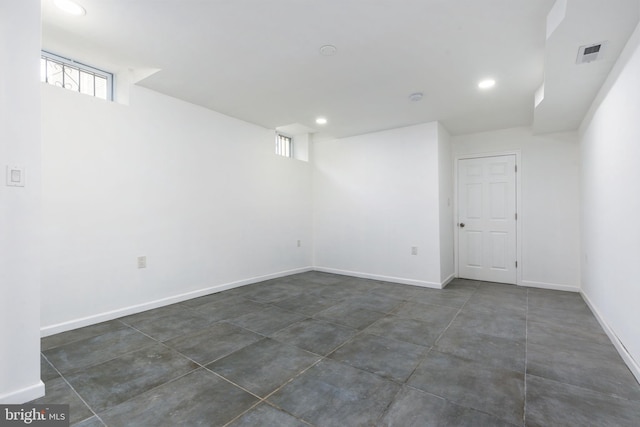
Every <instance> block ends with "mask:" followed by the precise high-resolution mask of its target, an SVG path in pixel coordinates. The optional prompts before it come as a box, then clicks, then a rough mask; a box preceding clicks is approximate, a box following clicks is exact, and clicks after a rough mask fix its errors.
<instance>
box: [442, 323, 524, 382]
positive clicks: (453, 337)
mask: <svg viewBox="0 0 640 427" xmlns="http://www.w3.org/2000/svg"><path fill="white" fill-rule="evenodd" d="M434 349H435V350H437V351H439V352H440V353H447V354H452V355H455V356H459V357H462V358H465V359H470V360H473V361H476V362H478V363H481V364H484V365H487V366H490V367H493V368H504V369H510V370H512V371H517V372H524V367H525V344H524V342H522V341H518V340H510V339H507V338H501V337H496V336H491V335H484V334H481V333H478V332H476V331H474V330H469V329H462V328H449V329H447V330H446V332H445V333H444V335H443V336H442V337H440V339H439V340H438V342H437V343H436V345H435V347H434Z"/></svg>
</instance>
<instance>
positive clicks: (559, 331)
mask: <svg viewBox="0 0 640 427" xmlns="http://www.w3.org/2000/svg"><path fill="white" fill-rule="evenodd" d="M527 340H528V341H529V342H532V343H536V344H543V345H545V344H546V345H550V346H553V345H555V343H557V342H565V341H577V342H581V341H586V342H590V343H597V344H602V345H605V346H611V345H612V343H611V340H610V339H609V337H608V336H607V334H605V332H604V331H603V330H602V328H601V327H600V325H598V324H590V323H588V322H584V323H581V324H580V323H576V324H566V323H558V322H555V321H553V320H552V319H549V318H546V317H534V318H531V317H529V318H528V322H527Z"/></svg>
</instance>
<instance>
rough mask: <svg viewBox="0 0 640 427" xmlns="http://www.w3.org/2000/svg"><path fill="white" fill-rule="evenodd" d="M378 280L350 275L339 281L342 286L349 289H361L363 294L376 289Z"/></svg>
mask: <svg viewBox="0 0 640 427" xmlns="http://www.w3.org/2000/svg"><path fill="white" fill-rule="evenodd" d="M379 283H380V282H379V281H377V280H372V279H364V278H362V277H351V278H349V279H347V280H345V281H344V282H342V283H341V285H342V286H344V287H346V288H350V289H355V290H358V291H361V292H362V293H364V294H369V293H372V292H374V291H375V290H376V289H378V284H379Z"/></svg>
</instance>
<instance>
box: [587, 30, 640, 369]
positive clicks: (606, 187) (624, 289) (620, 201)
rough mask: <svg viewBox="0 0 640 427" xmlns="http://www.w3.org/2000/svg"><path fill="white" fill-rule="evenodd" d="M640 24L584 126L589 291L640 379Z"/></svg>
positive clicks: (596, 310) (597, 311)
mask: <svg viewBox="0 0 640 427" xmlns="http://www.w3.org/2000/svg"><path fill="white" fill-rule="evenodd" d="M638 94H640V26H639V27H638V28H636V31H635V33H634V34H633V35H632V37H631V38H630V40H629V42H628V44H627V47H626V48H625V50H624V52H623V54H622V55H621V57H620V59H619V60H618V64H616V66H615V67H614V70H613V71H612V74H611V75H610V76H609V77H608V80H607V82H606V83H605V86H604V89H603V91H602V92H601V94H600V96H599V98H597V99H598V101H601V102H596V104H594V106H593V107H592V111H591V112H590V114H589V116H588V118H587V120H586V121H585V122H584V123H583V125H582V128H581V130H582V135H581V142H580V148H581V155H582V241H583V245H582V257H583V263H582V286H583V294H584V295H585V297H586V299H587V301H588V302H589V303H590V305H591V307H592V309H593V310H594V311H595V312H596V315H597V316H598V317H599V319H600V321H601V322H602V323H603V326H605V329H606V330H607V332H608V333H609V336H610V337H611V338H612V340H613V341H614V344H616V345H617V346H618V349H619V350H620V352H621V354H622V355H623V357H625V359H626V361H627V363H628V364H629V366H630V367H631V369H632V370H633V371H634V373H635V375H636V377H638V378H640V334H639V333H638V325H640V309H639V306H638V304H639V303H640V281H639V279H638V271H637V267H638V262H639V261H640V221H638V212H640V168H638V165H637V163H638V160H639V159H640V122H639V121H638V118H639V117H640V98H639V97H638Z"/></svg>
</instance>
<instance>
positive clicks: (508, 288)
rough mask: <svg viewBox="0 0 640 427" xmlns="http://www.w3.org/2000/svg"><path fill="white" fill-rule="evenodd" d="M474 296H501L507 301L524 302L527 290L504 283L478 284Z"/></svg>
mask: <svg viewBox="0 0 640 427" xmlns="http://www.w3.org/2000/svg"><path fill="white" fill-rule="evenodd" d="M476 295H494V296H502V297H505V298H506V299H507V300H509V299H511V298H514V301H520V300H525V302H526V299H527V288H525V287H522V286H518V285H509V284H504V283H492V282H478V286H477V287H476V292H475V293H474V296H476ZM516 297H517V298H516Z"/></svg>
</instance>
